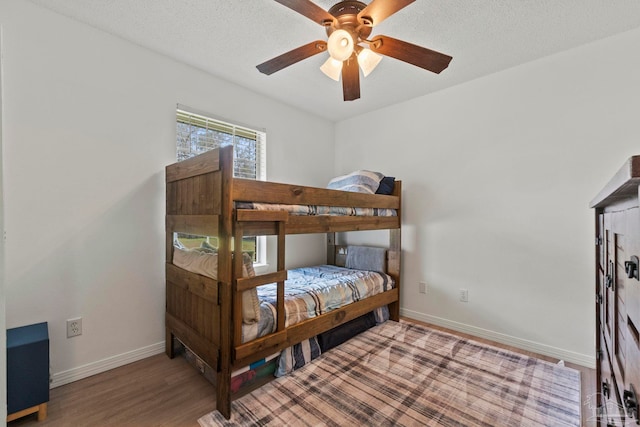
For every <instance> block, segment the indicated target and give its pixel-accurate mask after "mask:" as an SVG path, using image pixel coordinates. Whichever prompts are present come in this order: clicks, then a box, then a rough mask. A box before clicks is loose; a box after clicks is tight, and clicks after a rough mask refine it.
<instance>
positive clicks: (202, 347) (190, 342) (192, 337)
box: [165, 313, 219, 369]
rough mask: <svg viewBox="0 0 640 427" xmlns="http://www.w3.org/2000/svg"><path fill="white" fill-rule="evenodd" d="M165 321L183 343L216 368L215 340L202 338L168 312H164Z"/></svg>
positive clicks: (216, 348) (216, 352) (216, 351)
mask: <svg viewBox="0 0 640 427" xmlns="http://www.w3.org/2000/svg"><path fill="white" fill-rule="evenodd" d="M165 323H166V325H167V329H169V330H171V331H173V333H174V335H176V336H177V337H179V338H178V339H179V340H180V341H181V342H182V343H183V344H184V345H186V346H187V347H189V348H190V349H191V350H192V351H193V352H194V353H196V354H197V355H198V357H200V358H201V359H202V360H204V362H205V363H206V364H207V365H209V366H211V367H212V368H214V369H217V367H218V351H219V347H218V345H217V344H216V343H215V342H213V341H207V340H205V339H203V338H202V336H201V335H200V334H199V333H198V331H196V330H194V329H193V328H191V327H189V326H187V325H186V324H185V323H184V322H183V321H181V320H179V319H177V318H176V317H174V316H172V315H171V314H169V313H166V314H165Z"/></svg>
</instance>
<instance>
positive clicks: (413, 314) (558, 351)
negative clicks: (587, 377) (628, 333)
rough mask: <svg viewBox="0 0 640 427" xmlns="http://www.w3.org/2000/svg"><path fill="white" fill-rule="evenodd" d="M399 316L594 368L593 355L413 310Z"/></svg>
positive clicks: (594, 360) (403, 310)
mask: <svg viewBox="0 0 640 427" xmlns="http://www.w3.org/2000/svg"><path fill="white" fill-rule="evenodd" d="M400 315H401V316H404V317H408V318H411V319H415V320H420V321H422V322H426V323H431V324H433V325H436V326H441V327H443V328H448V329H453V330H454V331H458V332H464V333H466V334H470V335H473V336H476V337H479V338H484V339H488V340H491V341H496V342H499V343H501V344H506V345H510V346H513V347H517V348H520V349H522V350H526V351H532V352H534V353H538V354H542V355H545V356H549V357H555V358H556V359H561V360H564V361H565V362H571V363H575V364H577V365H581V366H586V367H587V368H592V369H595V367H596V358H595V355H594V356H589V355H586V354H580V353H576V352H573V351H569V350H565V349H562V348H557V347H553V346H550V345H546V344H542V343H539V342H535V341H529V340H525V339H522V338H517V337H514V336H511V335H507V334H503V333H500V332H495V331H491V330H488V329H483V328H478V327H476V326H472V325H467V324H465V323H460V322H456V321H454V320H449V319H444V318H442V317H437V316H431V315H429V314H424V313H420V312H417V311H413V310H407V309H405V308H401V309H400Z"/></svg>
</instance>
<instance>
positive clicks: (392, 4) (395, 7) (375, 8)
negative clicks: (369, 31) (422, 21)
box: [358, 0, 416, 26]
mask: <svg viewBox="0 0 640 427" xmlns="http://www.w3.org/2000/svg"><path fill="white" fill-rule="evenodd" d="M414 1H416V0H396V1H389V0H373V1H372V2H371V3H369V5H368V6H367V7H365V8H364V9H362V10H361V11H360V13H358V21H360V22H363V18H364V22H365V23H366V22H369V23H370V25H371V26H374V25H378V24H380V23H381V22H382V21H384V20H385V19H387V18H388V17H390V16H391V15H393V14H394V13H396V12H398V11H399V10H400V9H403V8H405V7H406V6H408V5H410V4H411V3H413V2H414Z"/></svg>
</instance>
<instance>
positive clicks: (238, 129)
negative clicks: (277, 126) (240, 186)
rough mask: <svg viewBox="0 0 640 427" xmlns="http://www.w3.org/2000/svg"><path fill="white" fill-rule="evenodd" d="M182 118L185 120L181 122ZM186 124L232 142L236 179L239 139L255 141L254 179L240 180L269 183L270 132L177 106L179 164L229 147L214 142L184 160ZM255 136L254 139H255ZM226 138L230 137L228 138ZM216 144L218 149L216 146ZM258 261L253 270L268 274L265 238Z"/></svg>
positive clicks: (258, 241) (258, 244)
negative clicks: (182, 128) (181, 131)
mask: <svg viewBox="0 0 640 427" xmlns="http://www.w3.org/2000/svg"><path fill="white" fill-rule="evenodd" d="M186 117H190V119H191V120H190V121H186ZM181 118H182V120H181ZM179 123H185V124H189V125H191V126H196V127H199V128H201V129H207V130H213V131H215V132H219V133H226V134H228V135H229V136H228V137H229V138H231V141H232V142H231V144H233V145H234V176H236V163H235V156H236V155H237V154H238V152H239V151H238V150H236V149H235V147H236V143H237V138H243V139H246V140H254V141H255V157H256V158H255V163H254V164H255V171H254V172H255V177H250V176H246V175H245V176H240V177H241V178H245V179H255V180H258V181H266V178H267V169H266V157H267V156H266V145H267V132H266V130H265V129H264V128H259V127H256V126H248V125H244V124H241V123H238V122H237V121H232V120H228V119H224V118H221V117H218V116H216V115H214V114H210V113H207V112H203V111H198V110H197V109H194V108H191V107H188V106H184V105H181V104H177V106H176V160H177V161H180V160H184V159H186V158H189V157H193V156H195V155H198V154H201V153H203V152H205V151H208V150H211V149H215V148H217V147H219V146H222V145H228V144H229V143H228V142H220V141H218V142H213V143H212V144H211V146H209V148H208V149H204V150H202V151H196V152H193V151H191V153H193V154H192V155H187V154H185V153H187V152H186V151H182V153H183V155H182V156H181V155H180V153H181V151H180V150H181V147H180V144H179V142H180V141H179V140H178V138H179V132H178V124H179ZM254 135H255V136H254ZM225 138H227V137H225ZM216 144H217V145H216ZM190 146H191V148H193V147H194V144H193V143H191V144H190ZM198 147H207V146H206V145H198ZM255 239H256V242H255V248H256V249H255V252H256V253H255V260H254V264H253V265H254V268H255V269H256V270H257V272H260V273H262V272H266V270H268V266H269V264H268V262H267V239H266V236H255Z"/></svg>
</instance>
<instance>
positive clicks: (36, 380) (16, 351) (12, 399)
mask: <svg viewBox="0 0 640 427" xmlns="http://www.w3.org/2000/svg"><path fill="white" fill-rule="evenodd" d="M48 401H49V331H48V327H47V323H46V322H44V323H37V324H35V325H28V326H22V327H19V328H13V329H8V330H7V414H9V415H8V416H7V421H12V420H14V419H16V418H20V417H23V416H25V415H29V414H32V413H34V412H38V420H43V419H45V418H46V416H47V402H48Z"/></svg>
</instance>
